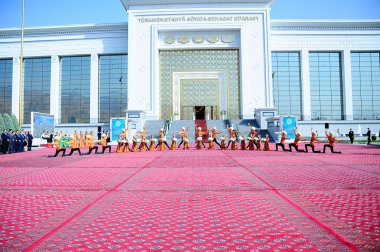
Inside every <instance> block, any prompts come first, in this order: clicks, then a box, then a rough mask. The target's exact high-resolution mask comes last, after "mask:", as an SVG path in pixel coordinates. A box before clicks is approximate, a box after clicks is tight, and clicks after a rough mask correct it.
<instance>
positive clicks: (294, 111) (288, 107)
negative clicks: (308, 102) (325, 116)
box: [272, 52, 302, 119]
mask: <svg viewBox="0 0 380 252" xmlns="http://www.w3.org/2000/svg"><path fill="white" fill-rule="evenodd" d="M272 77H273V99H274V106H275V108H277V110H278V113H279V114H280V115H295V116H298V118H299V119H301V106H302V105H301V100H302V99H301V67H300V55H299V53H298V52H272Z"/></svg>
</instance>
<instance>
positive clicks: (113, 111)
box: [99, 54, 128, 123]
mask: <svg viewBox="0 0 380 252" xmlns="http://www.w3.org/2000/svg"><path fill="white" fill-rule="evenodd" d="M127 99H128V55H126V54H121V55H101V56H100V57H99V122H100V123H107V122H109V121H110V118H111V117H123V116H125V110H126V109H127V106H128V104H127Z"/></svg>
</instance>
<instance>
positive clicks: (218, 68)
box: [159, 49, 240, 119]
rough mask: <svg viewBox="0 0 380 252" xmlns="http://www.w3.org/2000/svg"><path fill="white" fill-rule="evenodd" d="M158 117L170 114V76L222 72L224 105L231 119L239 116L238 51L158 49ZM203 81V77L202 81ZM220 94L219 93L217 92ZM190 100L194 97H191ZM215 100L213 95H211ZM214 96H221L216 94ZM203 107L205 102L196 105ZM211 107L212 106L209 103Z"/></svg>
mask: <svg viewBox="0 0 380 252" xmlns="http://www.w3.org/2000/svg"><path fill="white" fill-rule="evenodd" d="M159 55H160V117H161V119H168V118H170V117H172V116H173V96H172V93H173V92H172V91H173V79H172V75H173V73H175V72H223V73H224V74H225V76H226V90H225V92H226V93H227V94H226V97H227V99H226V108H227V116H228V117H229V118H231V119H239V117H240V80H239V75H240V74H239V50H237V49H206V50H170V51H164V50H162V51H160V52H159ZM203 81H205V80H203ZM218 95H219V94H218ZM193 99H197V98H196V97H194V98H193ZM211 99H214V98H211ZM215 99H218V100H219V99H220V97H216V98H215ZM199 105H202V106H206V105H208V104H206V101H204V103H203V104H198V105H197V106H199ZM209 106H211V105H209Z"/></svg>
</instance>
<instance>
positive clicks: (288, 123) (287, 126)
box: [282, 117, 297, 139]
mask: <svg viewBox="0 0 380 252" xmlns="http://www.w3.org/2000/svg"><path fill="white" fill-rule="evenodd" d="M295 127H297V119H296V118H295V117H283V118H282V129H283V130H285V131H286V133H287V137H288V138H289V139H294V138H296V136H295V135H294V128H295Z"/></svg>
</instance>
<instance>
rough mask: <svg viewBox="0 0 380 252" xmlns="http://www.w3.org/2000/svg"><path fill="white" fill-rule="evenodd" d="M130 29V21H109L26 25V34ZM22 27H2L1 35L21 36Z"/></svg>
mask: <svg viewBox="0 0 380 252" xmlns="http://www.w3.org/2000/svg"><path fill="white" fill-rule="evenodd" d="M126 30H128V23H127V22H123V23H107V24H80V25H75V24H72V25H55V26H34V27H33V26H32V27H25V29H24V33H25V36H33V35H45V34H48V35H62V34H73V33H83V32H86V33H97V32H120V31H126ZM20 34H21V28H6V29H0V37H7V36H10V37H14V36H20Z"/></svg>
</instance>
